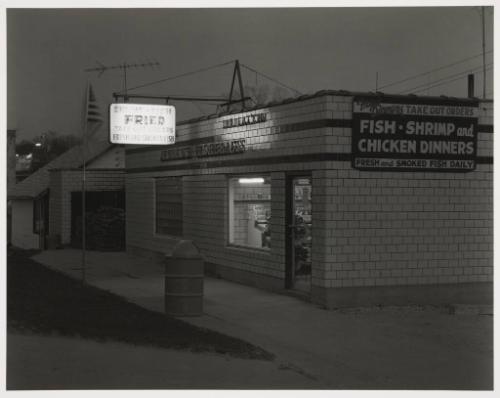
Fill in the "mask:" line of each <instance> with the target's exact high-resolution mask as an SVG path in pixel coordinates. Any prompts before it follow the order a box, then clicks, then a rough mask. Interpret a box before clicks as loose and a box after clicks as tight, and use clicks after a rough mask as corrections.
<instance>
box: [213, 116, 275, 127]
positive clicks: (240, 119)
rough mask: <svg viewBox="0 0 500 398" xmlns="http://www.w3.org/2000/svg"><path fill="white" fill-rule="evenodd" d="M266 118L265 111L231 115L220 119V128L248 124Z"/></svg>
mask: <svg viewBox="0 0 500 398" xmlns="http://www.w3.org/2000/svg"><path fill="white" fill-rule="evenodd" d="M266 120H267V113H252V114H250V115H245V116H237V117H232V118H230V119H226V120H223V121H222V128H224V129H228V128H230V127H240V126H248V125H249V124H257V123H263V122H265V121H266Z"/></svg>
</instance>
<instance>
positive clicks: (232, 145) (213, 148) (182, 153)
mask: <svg viewBox="0 0 500 398" xmlns="http://www.w3.org/2000/svg"><path fill="white" fill-rule="evenodd" d="M245 143H246V140H245V138H241V139H239V140H231V141H222V142H210V143H207V144H199V145H190V146H180V147H177V148H175V147H174V148H171V149H165V150H163V151H161V154H160V160H162V161H167V160H180V159H194V158H204V157H208V156H221V155H232V154H235V153H243V152H245V150H246V148H245Z"/></svg>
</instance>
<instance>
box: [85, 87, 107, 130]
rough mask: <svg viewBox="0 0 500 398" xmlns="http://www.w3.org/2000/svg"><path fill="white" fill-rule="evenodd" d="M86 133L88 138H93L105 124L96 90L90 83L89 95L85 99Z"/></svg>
mask: <svg viewBox="0 0 500 398" xmlns="http://www.w3.org/2000/svg"><path fill="white" fill-rule="evenodd" d="M84 117H85V131H84V134H85V135H86V137H87V138H90V137H92V136H93V135H94V134H95V133H96V132H97V130H99V127H100V126H101V125H102V124H103V123H104V119H103V117H102V114H101V111H100V110H99V106H98V105H97V101H96V97H95V94H94V89H93V88H92V85H91V84H90V82H88V83H87V93H86V98H85V116H84Z"/></svg>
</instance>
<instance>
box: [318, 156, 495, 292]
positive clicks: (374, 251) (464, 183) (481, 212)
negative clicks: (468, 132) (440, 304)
mask: <svg viewBox="0 0 500 398" xmlns="http://www.w3.org/2000/svg"><path fill="white" fill-rule="evenodd" d="M491 173H492V167H491V165H479V166H478V170H477V171H475V172H473V173H464V174H448V173H405V174H404V177H403V176H401V175H400V173H397V174H396V173H386V172H384V173H382V172H370V173H368V172H360V171H357V170H352V169H351V168H350V165H348V164H346V163H343V164H342V163H340V162H339V164H338V165H337V167H336V168H335V169H331V170H319V171H315V172H314V179H313V186H314V193H313V195H314V202H313V220H314V236H313V239H314V240H313V242H314V253H315V257H314V258H313V261H318V262H319V263H322V264H324V267H325V269H324V278H323V280H322V286H323V287H325V288H330V287H351V286H380V285H409V284H433V283H459V282H487V281H488V282H491V281H492V277H493V267H492V265H493V262H492V260H493V186H492V178H491Z"/></svg>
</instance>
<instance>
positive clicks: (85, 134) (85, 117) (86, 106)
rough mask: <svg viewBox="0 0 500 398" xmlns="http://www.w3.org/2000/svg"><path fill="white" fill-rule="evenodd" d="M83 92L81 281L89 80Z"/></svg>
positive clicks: (84, 245)
mask: <svg viewBox="0 0 500 398" xmlns="http://www.w3.org/2000/svg"><path fill="white" fill-rule="evenodd" d="M86 90H87V91H86V94H85V114H84V117H83V137H82V145H83V148H82V152H83V156H82V157H83V164H82V169H83V170H82V282H83V283H85V281H86V272H85V271H86V267H87V261H86V260H87V259H86V251H85V249H86V242H85V234H86V230H85V224H86V219H85V209H86V206H85V189H86V186H85V185H86V149H87V123H88V121H87V119H88V117H87V115H88V111H89V95H90V81H89V80H88V79H87V88H86Z"/></svg>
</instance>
